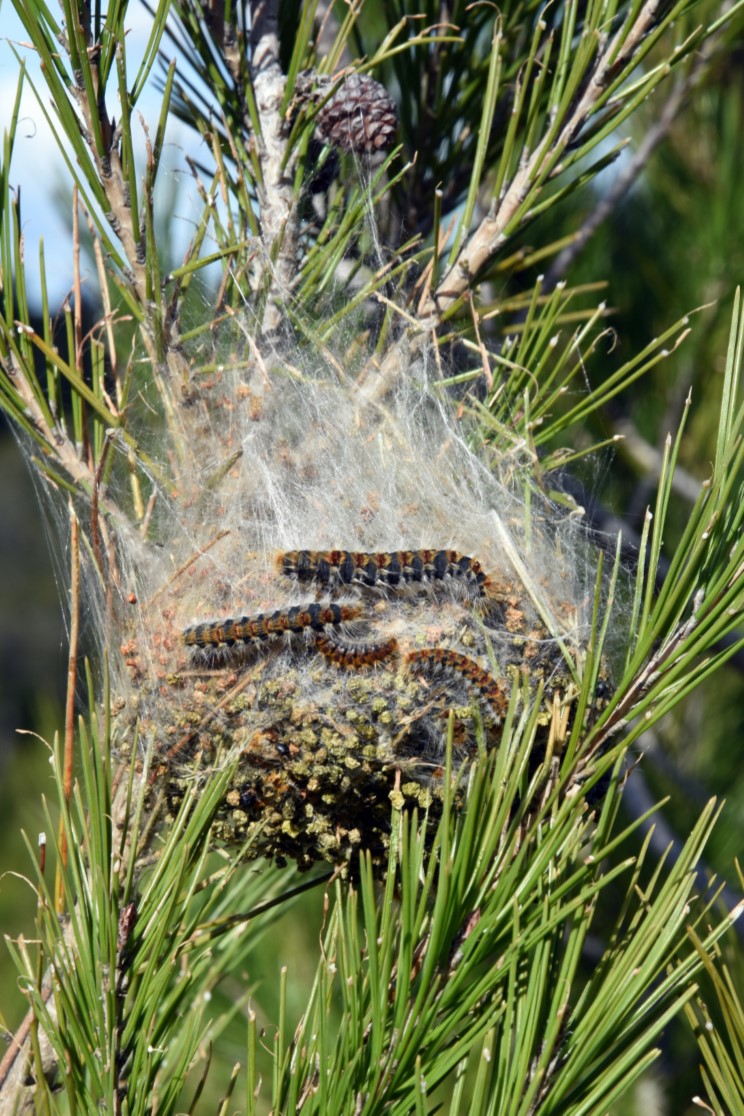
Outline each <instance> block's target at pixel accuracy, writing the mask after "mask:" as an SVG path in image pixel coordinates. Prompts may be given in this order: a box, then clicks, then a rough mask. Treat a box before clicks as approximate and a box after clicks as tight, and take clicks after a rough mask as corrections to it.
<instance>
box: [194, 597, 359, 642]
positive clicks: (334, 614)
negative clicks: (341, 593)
mask: <svg viewBox="0 0 744 1116" xmlns="http://www.w3.org/2000/svg"><path fill="white" fill-rule="evenodd" d="M361 614H362V609H361V608H358V607H355V606H353V605H340V604H319V603H317V602H312V603H310V604H304V605H295V606H294V607H292V608H278V609H277V610H276V612H271V613H268V612H265V613H264V612H262V613H259V614H258V615H257V616H240V617H238V618H237V619H235V618H230V619H226V620H210V621H207V622H206V623H204V624H194V625H193V626H192V627H190V628H186V629H185V631H184V632H183V641H184V643H186V644H187V645H188V646H189V647H217V646H219V645H220V644H225V645H226V646H227V647H231V646H232V645H233V644H235V643H263V642H265V641H266V640H269V639H276V638H278V637H279V636H282V635H284V634H285V633H287V632H289V633H293V634H297V633H299V632H303V631H306V630H308V629H309V630H311V631H314V632H323V631H324V630H325V629H326V628H328V627H331V626H333V625H334V624H343V623H345V622H346V621H347V620H356V619H357V618H358V617H359V616H361Z"/></svg>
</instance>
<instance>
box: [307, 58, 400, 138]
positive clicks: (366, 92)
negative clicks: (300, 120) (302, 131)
mask: <svg viewBox="0 0 744 1116" xmlns="http://www.w3.org/2000/svg"><path fill="white" fill-rule="evenodd" d="M337 80H338V79H337V78H336V77H327V76H318V75H316V74H313V73H312V72H307V71H306V72H305V73H303V74H300V75H299V76H298V80H297V84H296V86H295V104H297V103H298V102H299V103H301V102H303V101H305V102H307V101H310V102H312V103H313V104H319V103H320V102H321V101H322V100H323V98H324V97H325V96H326V95H327V93H328V89H329V87H330V86H332V85H334V84H335V83H336V81H337ZM397 131H398V111H397V109H396V107H395V102H394V101H393V99H392V97H391V96H390V94H389V93H388V92H387V90H386V89H385V88H384V86H382V85H380V83H379V81H375V80H374V78H371V77H369V76H368V75H367V74H354V73H352V74H349V76H348V77H347V78H345V79H344V81H343V82H342V83H341V85H339V87H338V88H337V89H336V92H335V93H334V94H333V95H332V96H331V97H330V98H329V100H327V101H326V102H325V104H324V105H323V106H322V107H321V108H320V110H319V111H318V115H317V117H316V118H315V138H316V139H319V140H320V141H321V142H322V143H326V144H328V145H329V146H331V147H335V148H338V149H339V150H340V151H347V152H353V153H354V154H356V155H365V156H367V157H368V158H369V157H371V156H375V155H383V154H384V153H385V152H386V151H389V150H390V148H391V147H392V146H393V144H394V143H395V137H396V134H397Z"/></svg>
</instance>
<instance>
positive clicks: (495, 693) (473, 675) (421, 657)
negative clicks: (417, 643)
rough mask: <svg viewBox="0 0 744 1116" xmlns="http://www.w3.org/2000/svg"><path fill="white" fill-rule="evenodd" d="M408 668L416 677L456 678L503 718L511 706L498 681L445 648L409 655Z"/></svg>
mask: <svg viewBox="0 0 744 1116" xmlns="http://www.w3.org/2000/svg"><path fill="white" fill-rule="evenodd" d="M405 661H406V665H407V666H408V667H409V668H410V669H411V670H413V671H414V672H415V673H417V674H425V673H432V674H436V673H445V674H447V673H449V674H455V675H457V676H458V677H459V678H462V679H463V681H464V682H465V683H466V684H467V685H468V686H472V687H473V689H475V690H477V692H478V694H479V695H480V696H481V697H482V698H483V700H484V701H485V702H486V703H487V704H488V705H489V706H490V707H491V709H492V710H493V712H494V713H496V714H497V715H498V716H499V717H503V716H504V714H505V713H506V710H507V706H508V704H509V703H508V699H507V696H506V694H505V693H504V689H503V687H502V686H501V685H499V683H498V682H497V681H496V679H495V678H494V677H493V676H492V675H491V674H489V673H488V671H487V670H484V669H483V668H482V667H480V666H478V664H477V663H476V662H475V660H474V659H471V658H469V657H468V656H467V655H461V654H460V653H459V652H458V651H450V650H449V649H448V648H445V647H424V648H422V649H421V650H420V651H410V652H409V653H408V654H407V655H406V660H405Z"/></svg>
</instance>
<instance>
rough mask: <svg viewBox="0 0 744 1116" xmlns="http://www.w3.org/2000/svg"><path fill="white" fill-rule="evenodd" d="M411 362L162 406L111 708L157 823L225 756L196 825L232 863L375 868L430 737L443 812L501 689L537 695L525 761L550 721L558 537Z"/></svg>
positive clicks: (458, 794)
mask: <svg viewBox="0 0 744 1116" xmlns="http://www.w3.org/2000/svg"><path fill="white" fill-rule="evenodd" d="M305 359H306V358H305ZM427 371H428V370H427V368H426V360H425V359H424V360H420V361H418V362H417V364H416V365H415V366H413V367H411V368H409V369H408V370H407V375H406V376H405V377H404V378H401V383H400V385H399V387H398V388H397V389H396V390H395V391H394V392H393V393H392V394H391V395H389V396H388V397H387V398H386V400H385V403H384V405H380V404H379V403H368V402H366V400H365V396H364V393H362V392H360V391H359V390H358V387H357V385H356V384H355V383H354V382H353V381H352V380H351V379H349V380H347V379H346V377H345V376H344V374H343V373H340V372H339V371H338V370H337V368H335V367H334V366H333V365H332V363H330V362H328V363H324V362H321V361H318V362H317V363H316V365H315V366H314V367H313V366H311V367H306V368H305V369H304V370H303V372H299V371H298V370H297V362H296V359H295V361H294V362H291V361H290V360H289V359H288V357H287V355H286V354H281V353H279V354H275V355H274V356H273V358H272V359H271V360H268V359H265V360H264V361H263V364H262V369H261V372H260V375H259V374H258V373H257V374H256V378H255V382H254V381H251V382H249V383H246V382H245V379H244V377H243V376H241V375H239V374H238V372H237V371H235V370H234V369H232V368H231V367H230V366H229V365H227V364H226V365H225V366H224V367H222V368H221V369H219V370H218V372H217V373H216V374H215V375H214V376H213V377H212V379H211V380H210V382H209V383H207V384H202V385H201V387H200V393H199V397H198V399H197V400H196V402H195V403H194V404H193V406H192V407H190V408H189V409H188V410H187V411H186V412H185V416H186V417H185V420H184V422H185V425H184V426H183V427H182V428H181V429H180V431H179V433H178V440H179V443H180V448H181V450H183V447H184V446H185V447H187V452H186V453H185V454H183V453H181V459H182V461H183V462H184V464H182V466H181V467H180V469H179V471H178V475H177V481H176V482H175V483H174V484H173V486H172V489H171V490H170V492H169V496H168V500H166V499H165V493H164V492H162V491H161V492H160V493H159V499H160V513H159V519H158V520H157V530H158V532H159V535H160V538H159V545H158V546H157V547H154V548H152V549H150V550H148V551H147V554H146V555H144V556H143V554H142V552H141V551H140V552H139V553H138V555H137V557H136V560H135V559H134V558H133V560H132V567H131V577H132V578H137V579H138V583H137V591H136V594H132V599H134V597H136V600H137V604H136V605H133V606H132V607H131V608H130V613H131V615H130V617H129V620H128V624H127V630H126V635H125V638H124V641H123V644H122V652H123V662H124V664H125V668H126V670H125V673H124V674H122V676H121V677H120V678H119V679H118V685H119V690H120V692H121V693H122V694H124V695H125V700H124V701H123V703H122V705H123V708H122V709H121V711H120V714H119V721H120V725H121V726H122V730H123V732H124V734H125V735H127V734H128V735H129V737H130V738H133V737H134V730H135V726H136V731H137V735H138V739H139V740H140V741H141V742H144V746H146V747H147V748H149V749H151V768H152V770H153V771H154V772H155V774H156V775H157V778H158V780H159V783H160V785H162V786H163V787H164V788H165V792H166V798H167V802H168V806H169V811H170V812H171V814H175V812H176V811H177V810H178V808H179V806H180V805H181V803H182V801H183V799H184V797H185V796H186V795H188V794H189V793H190V792H191V791H192V790H193V787H194V783H195V782H196V783H197V785H198V784H199V783H200V782H201V781H203V780H205V779H207V778H208V777H209V772H210V771H211V770H213V769H214V768H215V767H222V766H223V765H230V770H231V771H234V774H233V777H232V778H231V781H230V785H229V788H228V789H227V791H226V793H225V795H224V800H223V802H222V804H221V807H220V809H219V811H218V815H217V818H216V821H215V825H214V834H215V837H216V839H217V840H219V841H222V842H228V843H235V842H239V843H241V844H244V845H245V846H246V848H247V850H248V853H247V855H249V856H256V857H259V856H264V857H271V858H273V859H274V860H276V861H277V862H279V863H285V862H287V861H295V862H296V863H297V864H298V865H299V866H300V868H307V867H309V866H311V865H312V864H313V863H315V862H317V861H319V860H324V861H329V862H331V863H332V864H334V865H337V866H341V867H342V868H345V866H346V865H347V864H348V862H349V860H350V858H351V857H352V854H353V853H354V852H355V851H356V850H359V849H366V850H369V852H370V854H371V856H372V860H373V863H374V864H375V866H376V867H377V869H378V870H384V867H385V865H386V863H387V856H388V845H389V837H390V832H391V818H392V814H393V811H394V810H403V809H407V808H411V807H418V808H419V809H420V810H426V811H428V812H429V815H430V816H431V817H433V818H436V816H437V814H438V813H439V810H440V806H441V801H442V798H443V793H444V780H445V761H446V751H447V739H448V732H451V733H452V734H453V736H452V757H453V778H454V779H455V780H456V787H455V799H456V802H458V803H459V802H461V801H462V799H463V797H464V795H463V784H464V773H465V772H467V771H468V770H470V768H471V766H472V764H473V763H475V762H477V759H478V756H479V754H480V753H481V750H482V749H483V748H485V749H493V748H496V747H498V745H499V742H500V740H501V736H502V733H503V729H504V722H505V718H506V717H507V711H508V710H509V706H510V702H512V703H513V711H512V712H513V714H514V715H516V716H519V714H520V713H524V711H525V709H526V708H527V707H528V706H529V705H530V703H531V702H534V701H535V700H538V699H537V697H536V695H538V694H540V695H541V696H540V697H539V701H540V709H539V712H538V716H537V733H536V737H535V741H534V744H533V752H532V754H533V756H534V757H535V758H534V764H533V768H534V767H535V766H536V765H537V764H538V763H539V761H540V759H541V757H542V756H544V754H545V751H546V748H548V747H549V748H550V750H551V753H552V754H559V752H560V748H561V745H562V743H563V742H565V740H566V739H567V736H568V734H569V732H570V731H571V727H572V724H573V712H574V708H575V705H576V701H577V697H578V693H579V686H578V680H580V669H581V663H582V655H583V644H584V641H585V640H586V632H587V602H590V601H591V595H592V587H593V582H592V574H591V571H590V569H589V568H588V566H587V567H585V564H584V562H583V559H581V554H582V544H581V540H580V537H579V533H578V532H577V530H576V529H575V528H574V527H573V526H572V525H571V523H570V522H569V521H568V520H565V521H563V522H559V521H558V520H557V518H556V513H555V512H554V511H552V510H551V509H549V508H548V507H547V506H545V507H544V508H543V510H542V511H541V512H540V513H539V514H538V513H537V512H536V511H535V508H536V507H537V500H536V499H533V502H532V507H531V509H527V508H526V507H525V506H524V505H523V503H522V502H521V501H520V500H519V499H518V498H517V496H516V495H515V493H516V492H517V486H516V484H515V481H514V478H515V476H516V477H517V479H518V478H519V476H520V469H519V463H518V460H517V459H510V460H508V461H507V460H504V461H501V462H495V463H494V462H488V461H483V460H481V459H480V458H479V457H478V456H477V455H476V454H475V453H473V452H472V451H471V449H470V448H469V447H468V445H467V444H466V442H465V440H464V437H463V431H462V429H461V428H460V426H459V425H458V423H457V422H455V420H454V418H453V415H452V413H451V410H450V408H449V405H448V403H447V399H446V396H444V395H443V394H442V393H441V392H440V391H439V390H438V388H437V387H436V385H432V384H431V383H430V382H429V379H428V375H427ZM171 456H172V457H173V458H174V459H176V458H177V456H178V455H177V453H176V452H175V451H174V452H173V453H172V455H171ZM496 473H498V474H499V475H498V476H497V475H496ZM506 473H509V477H506ZM528 511H529V514H528ZM605 690H606V684H605V682H603V681H602V682H600V685H599V686H598V687H597V691H598V692H597V694H596V695H595V701H594V706H593V708H590V709H589V713H588V716H589V717H591V716H593V715H594V714H595V713H596V709H597V708H598V706H599V705H600V704H601V702H602V699H603V696H604V692H605Z"/></svg>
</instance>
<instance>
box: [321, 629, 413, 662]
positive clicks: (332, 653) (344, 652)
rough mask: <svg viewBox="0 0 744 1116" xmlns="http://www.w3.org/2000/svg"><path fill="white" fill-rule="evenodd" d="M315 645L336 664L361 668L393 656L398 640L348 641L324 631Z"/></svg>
mask: <svg viewBox="0 0 744 1116" xmlns="http://www.w3.org/2000/svg"><path fill="white" fill-rule="evenodd" d="M315 646H316V647H317V649H318V651H320V653H321V655H324V656H325V657H326V658H327V659H330V661H331V662H332V663H335V664H336V666H340V667H347V668H348V669H349V670H360V669H362V668H364V667H368V666H373V665H374V664H375V663H380V662H382V661H383V659H389V658H390V657H391V656H393V655H394V654H395V653H396V651H397V650H398V641H397V639H383V640H380V641H379V642H378V643H346V642H345V641H344V640H341V639H338V638H337V636H335V635H332V634H330V633H329V632H324V633H323V634H322V635H318V636H317V637H316V639H315Z"/></svg>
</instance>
